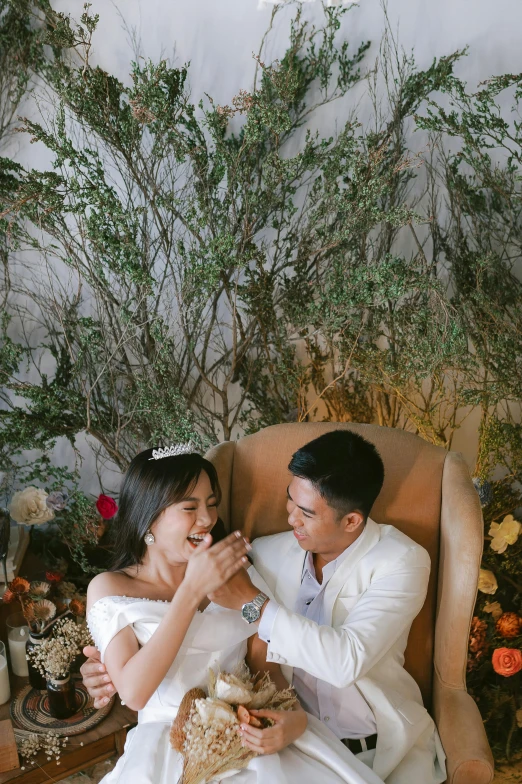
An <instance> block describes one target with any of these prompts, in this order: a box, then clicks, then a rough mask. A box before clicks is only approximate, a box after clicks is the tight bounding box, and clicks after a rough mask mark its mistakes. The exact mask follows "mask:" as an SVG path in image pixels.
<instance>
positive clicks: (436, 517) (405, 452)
mask: <svg viewBox="0 0 522 784" xmlns="http://www.w3.org/2000/svg"><path fill="white" fill-rule="evenodd" d="M336 429H347V430H352V431H354V432H356V433H359V434H360V435H362V436H364V438H366V439H368V440H369V441H371V442H372V443H374V444H375V446H376V447H377V449H378V450H379V452H380V454H381V457H382V459H383V462H384V467H385V473H386V476H385V480H384V486H383V488H382V491H381V493H380V495H379V497H378V499H377V501H376V503H375V505H374V507H373V509H372V512H371V517H372V518H373V519H374V520H375V521H376V522H377V523H389V524H391V525H394V526H396V527H397V528H399V529H400V530H401V531H403V532H404V533H405V534H407V535H408V536H410V537H411V538H412V539H414V540H415V541H416V542H418V543H419V544H421V545H422V546H423V547H425V548H426V550H427V551H428V553H429V554H430V557H431V564H432V568H431V577H430V584H429V589H428V595H427V598H426V601H425V604H424V607H423V609H422V610H421V612H420V613H419V615H418V617H417V618H416V619H415V621H414V623H413V626H412V630H411V633H410V637H409V641H408V647H407V651H406V663H405V666H406V669H407V670H408V671H409V672H410V673H411V675H412V676H413V677H414V678H415V680H416V681H417V683H418V684H419V686H420V689H421V691H422V695H423V698H424V702H425V705H426V706H427V707H429V706H430V705H431V691H432V676H433V648H434V630H435V614H436V601H437V576H438V564H439V533H440V520H441V499H442V476H443V469H444V463H445V459H446V456H447V452H446V451H445V450H444V449H443V448H441V447H436V446H433V445H431V444H429V443H427V442H426V441H424V440H423V439H421V438H419V437H417V436H415V435H413V434H411V433H406V432H404V431H402V430H397V429H390V428H384V427H378V426H376V425H359V424H346V423H342V424H341V423H336V422H317V423H299V424H284V425H274V426H273V427H268V428H265V429H264V430H261V431H259V432H257V433H255V434H254V435H250V436H245V437H244V438H241V439H239V440H238V441H236V442H224V443H222V444H219V445H218V446H217V447H214V449H212V450H211V451H210V452H209V454H208V457H209V459H210V460H212V462H213V463H214V465H215V466H216V469H217V471H218V475H219V479H220V483H221V487H222V491H223V500H222V503H221V506H220V515H221V517H222V519H223V521H224V523H225V526H226V527H227V529H228V530H232V529H233V528H240V529H241V530H243V532H244V533H245V534H246V535H248V536H250V537H251V538H252V539H254V538H256V537H259V536H266V535H268V534H274V533H279V532H281V531H287V530H289V526H288V522H287V513H286V488H287V486H288V484H289V481H290V474H289V472H288V468H287V467H288V463H289V461H290V458H291V456H292V454H293V453H294V452H295V451H296V450H297V449H299V447H301V446H303V444H306V443H307V442H308V441H311V440H312V439H314V438H317V437H318V436H320V435H322V434H323V433H326V432H329V431H331V430H336Z"/></svg>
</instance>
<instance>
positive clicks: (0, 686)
mask: <svg viewBox="0 0 522 784" xmlns="http://www.w3.org/2000/svg"><path fill="white" fill-rule="evenodd" d="M0 646H1V647H0V651H2V652H3V653H0V705H3V704H4V702H7V701H8V699H9V697H10V696H11V689H10V688H9V672H8V670H7V659H6V657H5V647H4V645H3V643H1V642H0Z"/></svg>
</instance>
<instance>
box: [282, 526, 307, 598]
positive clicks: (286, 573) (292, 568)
mask: <svg viewBox="0 0 522 784" xmlns="http://www.w3.org/2000/svg"><path fill="white" fill-rule="evenodd" d="M305 557H306V553H305V551H304V550H301V548H300V547H299V543H298V542H297V541H296V540H295V539H294V541H293V542H292V543H291V545H290V547H289V549H288V551H287V552H286V555H285V556H284V559H283V562H282V564H281V568H280V570H279V574H278V576H277V584H276V590H275V595H276V599H277V601H278V602H279V603H280V604H283V605H284V606H285V607H286V608H287V609H288V610H290V611H292V612H293V610H294V607H295V603H296V601H297V595H298V593H299V588H300V586H301V577H302V574H303V564H304V560H305Z"/></svg>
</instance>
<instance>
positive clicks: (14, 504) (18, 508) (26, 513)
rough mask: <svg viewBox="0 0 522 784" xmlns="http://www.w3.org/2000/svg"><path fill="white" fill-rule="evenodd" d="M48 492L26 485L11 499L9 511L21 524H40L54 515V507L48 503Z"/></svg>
mask: <svg viewBox="0 0 522 784" xmlns="http://www.w3.org/2000/svg"><path fill="white" fill-rule="evenodd" d="M46 498H47V493H46V492H45V490H41V489H40V488H39V487H26V488H25V490H19V491H18V492H17V493H15V494H14V495H13V497H12V499H11V505H10V507H9V512H10V514H11V517H12V518H13V520H14V521H15V522H16V523H19V524H20V525H40V524H41V523H47V522H49V520H52V519H53V517H54V512H53V510H52V509H49V507H48V506H47V505H46V503H45V501H46Z"/></svg>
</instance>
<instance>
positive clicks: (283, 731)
mask: <svg viewBox="0 0 522 784" xmlns="http://www.w3.org/2000/svg"><path fill="white" fill-rule="evenodd" d="M249 713H251V714H252V716H255V717H256V718H257V719H260V718H267V719H271V720H272V721H273V722H274V724H273V726H272V727H267V728H266V729H261V730H260V729H257V727H252V725H251V724H241V726H240V727H239V730H238V731H239V734H240V735H241V739H242V745H243V746H246V748H248V749H250V750H251V751H255V752H256V754H275V753H276V752H278V751H281V750H282V749H284V748H285V747H286V746H289V745H290V743H293V742H294V740H297V738H300V737H301V735H302V734H303V732H304V731H305V729H306V726H307V724H308V717H307V715H306V713H305V711H304V710H303V709H302V708H301V706H299V707H298V708H297V710H289V711H274V710H250V711H249Z"/></svg>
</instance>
